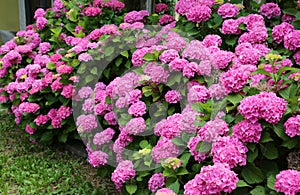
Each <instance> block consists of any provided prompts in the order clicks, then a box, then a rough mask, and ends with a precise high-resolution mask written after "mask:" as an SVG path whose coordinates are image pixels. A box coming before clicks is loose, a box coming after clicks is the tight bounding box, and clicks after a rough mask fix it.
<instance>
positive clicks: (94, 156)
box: [88, 151, 108, 167]
mask: <svg viewBox="0 0 300 195" xmlns="http://www.w3.org/2000/svg"><path fill="white" fill-rule="evenodd" d="M88 159H89V163H90V164H91V165H92V166H93V167H99V166H102V165H105V164H106V163H107V159H108V154H106V153H105V152H102V151H88Z"/></svg>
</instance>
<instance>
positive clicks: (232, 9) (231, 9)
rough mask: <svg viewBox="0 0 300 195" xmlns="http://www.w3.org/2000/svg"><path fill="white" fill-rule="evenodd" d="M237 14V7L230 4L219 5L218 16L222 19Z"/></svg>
mask: <svg viewBox="0 0 300 195" xmlns="http://www.w3.org/2000/svg"><path fill="white" fill-rule="evenodd" d="M238 13H239V9H238V7H237V6H236V5H234V4H231V3H225V4H223V5H221V6H220V7H219V9H218V14H219V15H220V16H222V18H232V17H235V16H237V15H238Z"/></svg>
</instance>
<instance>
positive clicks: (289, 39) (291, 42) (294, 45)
mask: <svg viewBox="0 0 300 195" xmlns="http://www.w3.org/2000/svg"><path fill="white" fill-rule="evenodd" d="M284 47H285V48H286V49H288V50H291V51H295V50H297V49H299V48H300V30H294V31H292V32H290V33H289V34H286V35H285V36H284Z"/></svg>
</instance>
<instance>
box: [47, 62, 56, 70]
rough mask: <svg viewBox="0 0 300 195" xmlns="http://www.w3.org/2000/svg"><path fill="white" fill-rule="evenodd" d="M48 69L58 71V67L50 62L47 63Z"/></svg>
mask: <svg viewBox="0 0 300 195" xmlns="http://www.w3.org/2000/svg"><path fill="white" fill-rule="evenodd" d="M46 67H47V68H48V69H49V70H55V69H56V65H55V63H54V62H49V63H47V65H46Z"/></svg>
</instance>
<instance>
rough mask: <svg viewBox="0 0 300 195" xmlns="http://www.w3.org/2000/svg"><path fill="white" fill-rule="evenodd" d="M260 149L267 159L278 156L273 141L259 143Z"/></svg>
mask: <svg viewBox="0 0 300 195" xmlns="http://www.w3.org/2000/svg"><path fill="white" fill-rule="evenodd" d="M260 150H261V152H262V154H263V155H264V157H266V158H267V159H270V160H273V159H276V158H278V149H277V148H276V147H275V145H274V143H267V144H265V145H260Z"/></svg>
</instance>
